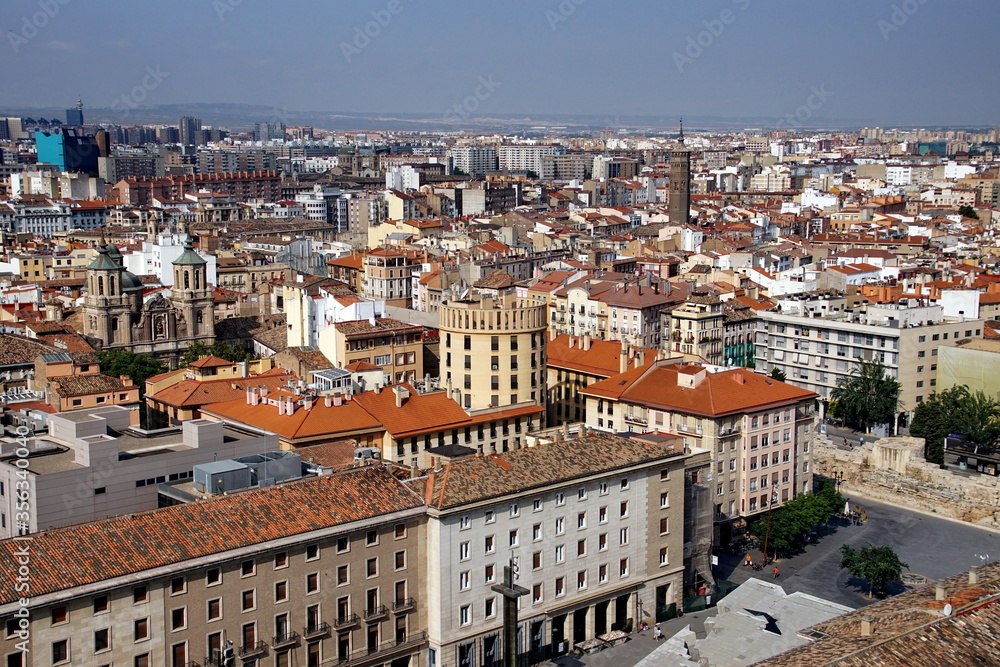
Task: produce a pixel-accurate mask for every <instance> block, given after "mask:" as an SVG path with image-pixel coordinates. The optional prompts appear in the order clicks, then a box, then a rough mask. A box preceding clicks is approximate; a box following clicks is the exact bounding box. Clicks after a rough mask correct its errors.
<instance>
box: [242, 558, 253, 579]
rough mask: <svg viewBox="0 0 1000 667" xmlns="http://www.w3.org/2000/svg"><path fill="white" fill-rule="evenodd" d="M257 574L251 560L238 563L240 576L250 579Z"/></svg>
mask: <svg viewBox="0 0 1000 667" xmlns="http://www.w3.org/2000/svg"><path fill="white" fill-rule="evenodd" d="M256 573H257V564H256V563H255V562H254V561H252V560H245V561H243V562H242V563H240V574H241V576H244V577H251V576H253V575H254V574H256Z"/></svg>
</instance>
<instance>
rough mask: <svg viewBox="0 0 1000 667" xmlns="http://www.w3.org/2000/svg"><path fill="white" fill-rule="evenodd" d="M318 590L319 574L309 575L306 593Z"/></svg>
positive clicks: (307, 576) (312, 573)
mask: <svg viewBox="0 0 1000 667" xmlns="http://www.w3.org/2000/svg"><path fill="white" fill-rule="evenodd" d="M369 576H370V575H369ZM318 590H319V574H318V573H316V572H311V573H310V574H307V575H306V593H315V592H316V591H318Z"/></svg>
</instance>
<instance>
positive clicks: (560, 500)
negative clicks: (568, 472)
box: [556, 491, 566, 505]
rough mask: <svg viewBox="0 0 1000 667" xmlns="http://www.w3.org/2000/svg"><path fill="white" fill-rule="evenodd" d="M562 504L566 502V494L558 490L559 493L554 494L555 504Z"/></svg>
mask: <svg viewBox="0 0 1000 667" xmlns="http://www.w3.org/2000/svg"><path fill="white" fill-rule="evenodd" d="M564 504H566V494H564V493H562V492H561V491H560V492H559V493H557V494H556V505H564Z"/></svg>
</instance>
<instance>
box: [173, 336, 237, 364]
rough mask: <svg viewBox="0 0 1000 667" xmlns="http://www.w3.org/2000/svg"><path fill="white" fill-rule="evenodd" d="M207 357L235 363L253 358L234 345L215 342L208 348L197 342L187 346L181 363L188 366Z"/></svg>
mask: <svg viewBox="0 0 1000 667" xmlns="http://www.w3.org/2000/svg"><path fill="white" fill-rule="evenodd" d="M209 355H212V356H213V357H219V358H220V359H225V360H226V361H232V362H237V363H238V362H241V361H249V360H250V359H254V358H255V357H254V355H253V354H251V353H249V352H247V351H246V350H244V349H243V348H242V347H240V346H239V345H237V344H236V343H230V342H226V341H224V340H217V341H215V342H214V343H212V344H211V345H210V346H209V345H205V344H204V343H203V342H201V341H200V340H199V341H195V342H194V343H191V345H189V346H188V349H187V351H186V352H185V353H184V354H183V355H182V356H181V363H182V364H184V365H185V366H190V365H191V364H192V363H193V362H195V361H198V360H199V359H201V358H203V357H207V356H209Z"/></svg>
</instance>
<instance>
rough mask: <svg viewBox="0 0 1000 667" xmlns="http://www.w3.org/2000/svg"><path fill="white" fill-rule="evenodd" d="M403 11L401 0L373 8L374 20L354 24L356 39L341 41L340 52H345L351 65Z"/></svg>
mask: <svg viewBox="0 0 1000 667" xmlns="http://www.w3.org/2000/svg"><path fill="white" fill-rule="evenodd" d="M402 11H403V3H402V2H401V0H389V4H387V5H386V6H385V9H373V10H372V11H371V15H372V20H371V21H368V22H367V23H365V24H364V26H360V25H356V26H354V39H353V40H351V41H350V42H341V43H340V52H341V53H343V54H344V60H346V61H347V64H348V65H350V64H351V61H352V60H354V57H355V56H359V55H361V52H362V51H364V50H365V49H367V48H368V46H369V45H370V44H371V43H372V40H373V39H376V38H377V37H378V36H379V35H381V34H382V31H383V30H385V29H386V28H388V27H389V24H390V23H392V19H393V18H394V17H396V16H398V15H399V13H400V12H402Z"/></svg>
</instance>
